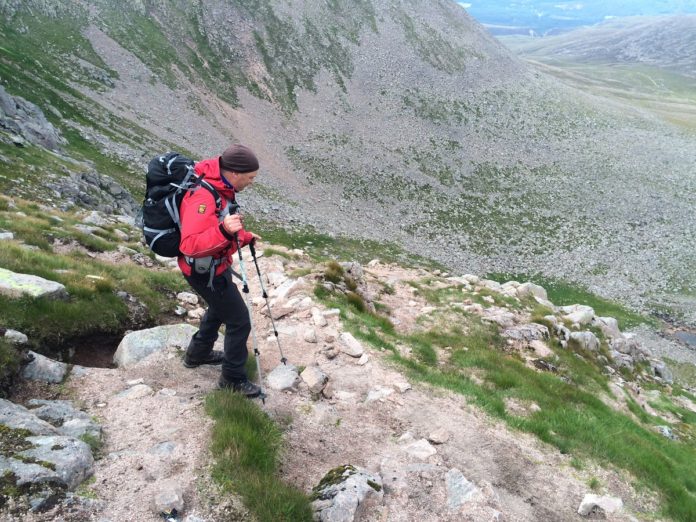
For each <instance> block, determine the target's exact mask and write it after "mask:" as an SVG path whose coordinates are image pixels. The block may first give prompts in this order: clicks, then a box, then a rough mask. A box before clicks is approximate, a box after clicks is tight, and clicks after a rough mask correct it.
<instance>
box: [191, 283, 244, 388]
mask: <svg viewBox="0 0 696 522" xmlns="http://www.w3.org/2000/svg"><path fill="white" fill-rule="evenodd" d="M187 279H188V280H189V283H190V284H191V286H192V287H193V288H194V289H195V290H196V291H197V292H198V293H199V294H200V295H201V296H202V297H203V299H204V300H205V302H206V303H207V304H208V311H207V312H206V315H205V316H204V318H203V320H202V321H201V326H200V329H199V331H198V332H197V333H196V334H195V335H194V337H193V339H192V340H191V345H192V347H190V348H189V350H187V354H188V355H190V357H191V358H192V359H194V360H202V359H203V358H204V357H205V356H206V355H207V354H209V353H210V350H211V349H212V346H213V343H214V342H215V339H217V330H218V328H219V327H220V324H221V323H224V324H225V351H224V356H223V360H222V380H221V381H228V382H230V383H236V382H240V381H246V370H245V368H244V365H245V363H246V360H247V357H248V351H247V346H246V343H247V339H248V337H249V332H250V331H251V323H250V322H249V312H248V310H247V307H246V304H245V303H244V300H243V299H242V296H241V295H240V293H239V290H238V289H237V286H236V285H235V284H234V283H233V281H232V276H231V274H230V273H229V272H225V273H224V274H222V275H219V276H216V277H215V278H214V279H213V290H211V289H210V288H208V287H207V284H208V278H207V277H206V278H205V281H203V280H199V279H197V278H195V277H194V278H187ZM206 319H207V320H206ZM213 328H214V337H213ZM192 348H193V350H192ZM204 350H208V351H204ZM199 357H200V359H199Z"/></svg>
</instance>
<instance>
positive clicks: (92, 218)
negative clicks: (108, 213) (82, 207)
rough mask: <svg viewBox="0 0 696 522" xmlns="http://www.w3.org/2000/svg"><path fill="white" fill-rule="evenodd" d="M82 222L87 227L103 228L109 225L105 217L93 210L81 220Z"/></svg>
mask: <svg viewBox="0 0 696 522" xmlns="http://www.w3.org/2000/svg"><path fill="white" fill-rule="evenodd" d="M82 222H83V223H87V224H88V225H96V226H98V227H103V226H105V225H108V224H109V221H108V220H107V219H106V217H105V216H104V215H103V214H101V213H100V212H97V211H96V210H93V211H92V212H90V213H89V214H87V216H86V217H84V218H83V219H82Z"/></svg>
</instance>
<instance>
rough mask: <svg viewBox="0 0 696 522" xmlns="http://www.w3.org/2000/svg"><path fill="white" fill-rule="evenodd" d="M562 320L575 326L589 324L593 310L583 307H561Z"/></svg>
mask: <svg viewBox="0 0 696 522" xmlns="http://www.w3.org/2000/svg"><path fill="white" fill-rule="evenodd" d="M561 312H562V313H563V314H564V315H563V319H564V320H566V321H570V322H571V323H573V324H575V323H577V324H580V325H582V324H590V323H591V322H592V318H593V317H594V309H593V308H592V307H590V306H585V305H570V306H562V307H561Z"/></svg>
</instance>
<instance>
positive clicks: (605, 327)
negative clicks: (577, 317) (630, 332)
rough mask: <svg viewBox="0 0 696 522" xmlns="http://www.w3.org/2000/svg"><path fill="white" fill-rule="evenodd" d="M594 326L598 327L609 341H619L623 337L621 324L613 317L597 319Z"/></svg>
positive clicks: (593, 322)
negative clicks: (620, 328)
mask: <svg viewBox="0 0 696 522" xmlns="http://www.w3.org/2000/svg"><path fill="white" fill-rule="evenodd" d="M592 326H597V327H598V328H599V329H600V330H602V333H603V334H604V336H605V337H606V338H608V339H619V338H621V337H622V334H621V330H619V322H618V321H617V320H616V319H614V318H613V317H595V318H594V320H593V321H592Z"/></svg>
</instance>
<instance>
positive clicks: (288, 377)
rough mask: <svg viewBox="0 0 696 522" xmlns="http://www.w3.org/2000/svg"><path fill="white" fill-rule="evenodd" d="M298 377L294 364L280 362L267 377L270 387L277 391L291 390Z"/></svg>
mask: <svg viewBox="0 0 696 522" xmlns="http://www.w3.org/2000/svg"><path fill="white" fill-rule="evenodd" d="M298 379H299V375H298V374H297V368H296V367H295V366H293V365H292V364H279V365H278V366H276V367H275V368H274V369H273V370H272V371H271V372H270V373H269V374H268V376H267V377H266V380H267V382H268V387H269V388H271V389H272V390H276V391H285V390H291V389H292V388H294V387H295V385H296V384H297V380H298Z"/></svg>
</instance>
